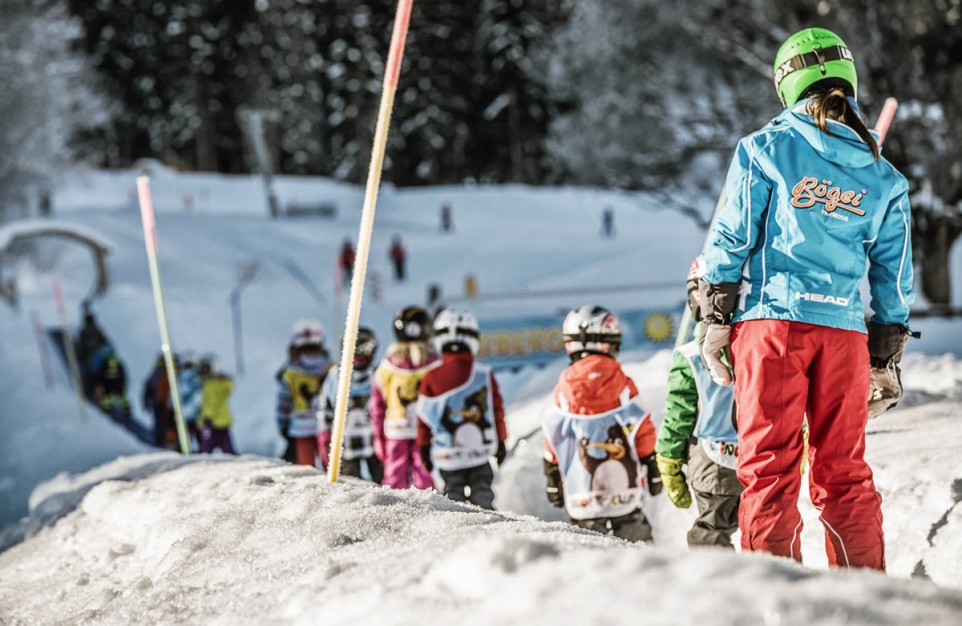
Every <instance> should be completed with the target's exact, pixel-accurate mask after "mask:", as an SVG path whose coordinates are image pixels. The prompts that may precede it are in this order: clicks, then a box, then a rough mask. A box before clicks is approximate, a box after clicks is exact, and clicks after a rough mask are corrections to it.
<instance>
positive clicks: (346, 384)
mask: <svg viewBox="0 0 962 626" xmlns="http://www.w3.org/2000/svg"><path fill="white" fill-rule="evenodd" d="M413 4H414V0H398V3H397V12H396V13H395V16H394V30H393V32H392V33H391V47H390V52H389V53H388V57H387V65H386V66H385V68H384V83H383V86H382V88H381V105H380V109H379V110H378V114H377V126H376V127H375V131H374V145H373V147H372V149H371V163H370V168H369V169H368V173H367V187H366V188H365V190H364V208H363V209H362V211H361V226H360V233H359V235H358V238H357V254H356V256H355V258H354V271H353V273H352V278H351V294H350V297H349V299H348V305H347V319H346V320H345V322H344V341H343V343H342V344H341V366H340V368H339V369H338V379H337V402H336V404H335V407H334V424H333V426H332V430H331V453H330V457H329V458H330V464H329V466H328V469H327V478H328V480H329V481H330V482H332V483H336V482H337V477H338V474H339V473H340V471H341V445H342V443H343V439H344V419H345V417H346V415H347V403H348V401H349V398H348V395H349V393H350V388H351V374H353V373H354V347H355V345H356V344H357V327H358V323H359V320H360V317H361V299H362V297H363V295H364V278H365V276H366V274H367V258H368V255H369V253H370V250H371V234H372V231H373V230H374V210H375V206H376V205H377V192H378V187H379V186H380V184H381V169H382V168H383V166H384V152H385V150H386V148H387V134H388V129H389V128H390V126H391V108H392V107H393V105H394V93H395V92H396V91H397V83H398V75H399V74H400V73H401V58H402V57H403V55H404V40H405V39H406V38H407V33H408V24H409V23H410V21H411V7H412V6H413Z"/></svg>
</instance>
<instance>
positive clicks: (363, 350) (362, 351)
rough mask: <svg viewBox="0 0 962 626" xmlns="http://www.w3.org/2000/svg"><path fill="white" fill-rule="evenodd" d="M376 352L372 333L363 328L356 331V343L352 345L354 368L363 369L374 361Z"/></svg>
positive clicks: (375, 339)
mask: <svg viewBox="0 0 962 626" xmlns="http://www.w3.org/2000/svg"><path fill="white" fill-rule="evenodd" d="M376 352H377V337H376V336H375V335H374V331H373V330H371V329H370V328H366V327H364V326H362V327H360V328H358V329H357V343H356V344H355V345H354V367H360V368H364V367H367V366H369V365H370V364H371V363H372V362H373V361H374V354H375V353H376Z"/></svg>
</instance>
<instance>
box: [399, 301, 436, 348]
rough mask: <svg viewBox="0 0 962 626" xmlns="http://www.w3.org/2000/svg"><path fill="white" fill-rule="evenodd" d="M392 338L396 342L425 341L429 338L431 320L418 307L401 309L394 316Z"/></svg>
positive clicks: (426, 313) (425, 312)
mask: <svg viewBox="0 0 962 626" xmlns="http://www.w3.org/2000/svg"><path fill="white" fill-rule="evenodd" d="M394 336H395V337H396V338H397V340H398V341H427V340H428V339H430V338H431V318H430V316H429V315H428V312H427V311H425V310H424V309H423V308H422V307H419V306H409V307H406V308H403V309H401V310H400V311H398V312H397V314H395V316H394Z"/></svg>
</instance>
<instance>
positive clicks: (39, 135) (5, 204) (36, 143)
mask: <svg viewBox="0 0 962 626" xmlns="http://www.w3.org/2000/svg"><path fill="white" fill-rule="evenodd" d="M81 34H82V29H81V26H80V24H79V23H78V22H77V21H76V20H75V19H74V18H72V17H71V16H70V14H69V13H68V12H67V10H66V7H65V5H64V3H63V2H62V1H60V0H4V2H3V3H0V57H2V58H3V63H0V84H2V85H3V89H2V90H0V219H3V218H4V217H5V215H4V213H5V212H9V211H11V210H14V209H19V210H20V211H21V212H26V211H27V210H28V209H29V205H30V204H31V202H32V196H33V197H35V198H36V199H37V200H38V201H39V202H40V203H41V206H43V205H44V203H45V200H44V198H45V197H46V196H47V195H48V193H49V187H50V185H51V184H52V180H51V178H52V176H53V175H54V174H55V173H56V172H57V171H59V170H60V169H61V168H62V167H63V166H64V165H65V164H66V163H67V162H68V161H69V160H70V157H71V153H72V150H71V147H72V145H73V142H74V140H75V139H76V137H77V136H78V134H79V133H81V132H82V131H83V130H88V131H92V130H93V129H95V128H96V127H97V126H98V125H100V124H103V123H104V122H105V121H106V114H105V105H104V102H103V100H102V99H101V98H100V96H99V95H98V93H97V91H96V89H95V87H94V85H93V84H92V83H91V81H90V80H89V79H90V68H89V67H88V64H87V63H86V60H85V58H84V57H83V55H82V54H78V53H77V52H76V51H75V50H74V49H73V44H74V43H75V41H76V40H77V39H78V38H79V37H80V36H81ZM48 201H49V198H47V200H46V202H48Z"/></svg>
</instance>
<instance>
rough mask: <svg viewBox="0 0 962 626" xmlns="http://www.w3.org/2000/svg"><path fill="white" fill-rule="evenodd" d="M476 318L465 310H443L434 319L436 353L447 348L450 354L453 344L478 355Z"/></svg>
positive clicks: (478, 335)
mask: <svg viewBox="0 0 962 626" xmlns="http://www.w3.org/2000/svg"><path fill="white" fill-rule="evenodd" d="M479 337H480V332H479V331H478V318H476V317H475V316H474V313H471V312H470V311H467V310H465V309H444V310H443V311H441V312H440V313H438V316H437V317H436V318H434V347H435V349H436V350H437V351H438V352H444V351H445V348H446V347H448V351H449V352H451V351H453V350H456V348H454V349H453V350H452V348H451V347H449V346H452V345H453V344H458V343H460V344H463V345H465V346H467V348H468V349H469V350H470V351H471V354H477V353H478V345H479V341H478V338H479Z"/></svg>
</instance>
